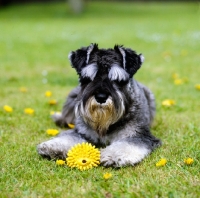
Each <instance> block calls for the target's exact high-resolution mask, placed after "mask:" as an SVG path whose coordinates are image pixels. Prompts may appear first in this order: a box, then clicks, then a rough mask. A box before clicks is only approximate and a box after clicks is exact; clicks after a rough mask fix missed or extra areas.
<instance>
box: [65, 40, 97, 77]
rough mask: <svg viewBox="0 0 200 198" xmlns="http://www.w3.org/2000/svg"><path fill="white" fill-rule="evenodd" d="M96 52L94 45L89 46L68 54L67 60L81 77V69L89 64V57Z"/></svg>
mask: <svg viewBox="0 0 200 198" xmlns="http://www.w3.org/2000/svg"><path fill="white" fill-rule="evenodd" d="M97 50H98V45H97V44H96V43H94V44H93V43H92V44H90V45H89V46H88V47H82V48H80V49H78V50H76V51H72V52H70V53H69V55H68V58H69V60H70V62H71V65H72V67H73V68H75V69H76V71H77V73H78V74H79V75H81V71H82V69H83V68H84V67H85V66H86V65H87V64H88V63H89V60H90V55H91V54H92V53H94V52H95V51H97Z"/></svg>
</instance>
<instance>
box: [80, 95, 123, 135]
mask: <svg viewBox="0 0 200 198" xmlns="http://www.w3.org/2000/svg"><path fill="white" fill-rule="evenodd" d="M79 110H80V112H79V113H80V114H81V116H82V117H83V120H84V121H85V122H86V123H87V124H88V125H90V127H91V128H92V129H94V130H95V131H96V132H97V133H98V134H99V135H100V136H103V135H105V134H106V131H107V130H108V128H109V126H110V125H111V124H114V123H115V122H117V120H118V119H119V118H120V117H121V115H122V112H120V113H118V112H117V111H116V108H115V106H114V103H113V101H112V98H111V97H109V98H108V99H107V100H106V102H105V103H102V104H100V103H98V102H97V101H96V99H95V97H94V96H93V97H91V98H89V99H88V101H87V103H86V105H85V108H84V107H83V104H82V103H81V108H80V109H79Z"/></svg>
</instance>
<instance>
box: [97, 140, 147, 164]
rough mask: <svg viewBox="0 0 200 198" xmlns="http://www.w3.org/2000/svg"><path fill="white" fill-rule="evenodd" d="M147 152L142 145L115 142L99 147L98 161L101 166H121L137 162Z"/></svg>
mask: <svg viewBox="0 0 200 198" xmlns="http://www.w3.org/2000/svg"><path fill="white" fill-rule="evenodd" d="M149 153H150V150H148V149H147V148H145V147H144V146H143V145H134V144H131V143H128V142H116V143H113V144H111V145H110V146H108V147H106V148H104V149H101V159H100V161H101V164H102V165H103V166H113V167H122V166H127V165H134V164H137V163H138V162H140V161H141V160H142V159H143V158H144V157H145V156H146V155H148V154H149Z"/></svg>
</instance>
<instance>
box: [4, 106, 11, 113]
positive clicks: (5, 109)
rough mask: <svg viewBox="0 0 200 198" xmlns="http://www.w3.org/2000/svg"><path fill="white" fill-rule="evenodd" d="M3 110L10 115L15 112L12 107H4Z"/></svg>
mask: <svg viewBox="0 0 200 198" xmlns="http://www.w3.org/2000/svg"><path fill="white" fill-rule="evenodd" d="M3 109H4V111H6V112H8V113H11V112H13V108H12V107H10V106H8V105H4V106H3Z"/></svg>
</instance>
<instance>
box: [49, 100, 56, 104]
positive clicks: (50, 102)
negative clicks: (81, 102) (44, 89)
mask: <svg viewBox="0 0 200 198" xmlns="http://www.w3.org/2000/svg"><path fill="white" fill-rule="evenodd" d="M49 104H50V105H55V104H57V101H56V100H49Z"/></svg>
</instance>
